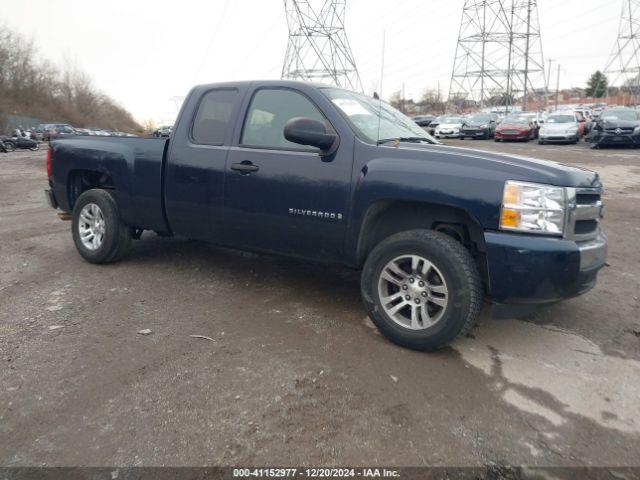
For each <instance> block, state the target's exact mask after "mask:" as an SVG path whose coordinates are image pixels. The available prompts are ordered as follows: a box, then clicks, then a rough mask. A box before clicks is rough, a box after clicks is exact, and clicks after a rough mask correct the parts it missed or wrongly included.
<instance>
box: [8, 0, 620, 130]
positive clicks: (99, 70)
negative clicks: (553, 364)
mask: <svg viewBox="0 0 640 480" xmlns="http://www.w3.org/2000/svg"><path fill="white" fill-rule="evenodd" d="M316 1H317V0H316ZM462 5H463V0H404V1H399V0H385V1H382V0H347V13H346V29H347V36H348V38H349V41H350V43H351V47H352V49H353V53H354V56H355V59H356V63H357V66H358V69H359V72H360V76H361V78H362V83H363V85H364V88H365V91H367V92H368V93H370V92H371V91H373V90H374V89H377V88H378V83H379V81H380V60H381V44H382V32H383V30H384V31H386V48H385V69H384V83H383V87H382V91H383V96H384V97H385V98H387V97H388V96H389V95H390V94H391V93H392V92H393V91H396V90H399V89H400V88H401V87H402V83H403V82H404V83H405V89H406V90H405V91H406V95H407V97H408V98H411V97H415V98H416V99H417V98H418V97H419V96H420V93H421V92H422V91H423V90H424V89H425V88H427V87H432V88H436V87H437V85H438V82H439V83H440V88H441V89H442V90H443V93H445V92H446V91H447V90H448V87H449V82H450V77H451V69H452V64H453V56H454V52H455V47H456V40H457V35H458V29H459V23H460V18H461V12H462ZM621 5H622V4H621V0H538V9H539V15H540V28H541V32H542V44H543V51H544V57H545V64H546V60H547V59H549V58H551V59H554V60H555V61H556V62H559V63H560V64H561V65H562V68H561V81H560V86H561V88H564V87H571V86H584V85H585V83H586V80H587V78H588V76H589V75H590V74H591V73H592V72H593V71H595V70H596V69H602V68H603V67H604V64H605V63H606V61H607V58H608V56H609V53H610V51H611V48H612V46H613V43H614V41H615V38H616V35H617V30H618V21H619V16H620V12H621ZM0 12H2V15H1V17H0V21H4V22H5V23H6V24H7V25H8V26H9V27H11V28H14V29H16V30H18V31H20V32H22V33H24V34H26V35H27V36H29V37H31V38H33V39H34V41H35V43H36V45H37V46H38V48H39V50H40V52H41V54H42V56H43V57H45V58H47V59H49V60H52V61H54V62H58V63H62V62H64V61H72V62H74V63H75V64H76V65H77V66H78V67H79V68H80V69H82V70H84V71H85V72H87V73H88V74H89V75H90V76H91V77H92V78H93V80H94V82H95V84H96V86H97V87H98V88H100V89H101V90H102V91H104V92H106V93H107V94H109V95H111V96H112V97H113V98H114V99H115V100H117V101H118V102H119V103H120V104H122V106H124V107H125V108H127V109H128V110H129V111H131V112H132V113H133V114H134V116H135V117H136V118H137V119H138V120H139V121H145V120H147V119H153V120H155V121H156V122H160V123H171V122H172V121H173V118H174V117H175V114H176V113H177V106H176V105H177V104H179V99H180V97H183V96H184V95H185V94H186V93H187V92H188V90H189V89H190V87H191V86H193V85H194V84H196V83H208V82H217V81H226V80H240V79H271V78H279V77H280V73H281V69H282V62H283V58H284V52H285V48H286V44H287V26H286V19H285V14H284V6H283V2H282V0H180V1H175V0H174V1H171V0H153V1H151V0H149V1H146V0H0ZM553 69H554V70H553V72H554V73H553V76H552V78H553V81H554V82H555V64H554V67H553Z"/></svg>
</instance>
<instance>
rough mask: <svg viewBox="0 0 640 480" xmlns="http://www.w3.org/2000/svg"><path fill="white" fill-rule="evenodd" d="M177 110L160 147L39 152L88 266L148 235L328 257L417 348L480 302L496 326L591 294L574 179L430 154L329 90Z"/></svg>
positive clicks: (564, 172) (449, 335)
mask: <svg viewBox="0 0 640 480" xmlns="http://www.w3.org/2000/svg"><path fill="white" fill-rule="evenodd" d="M180 111H181V113H180V115H179V117H178V120H177V123H176V126H175V131H174V132H173V133H172V135H171V137H170V138H169V139H153V138H126V137H125V138H118V137H105V138H100V139H96V138H91V139H89V138H86V137H84V138H83V137H75V138H70V139H62V140H57V141H54V142H53V143H52V145H51V148H50V150H49V154H48V155H47V163H46V165H47V174H48V178H49V188H48V189H47V190H46V196H47V199H48V201H49V203H50V205H51V206H52V207H54V208H60V209H61V210H62V211H63V212H67V213H70V214H71V216H72V222H71V233H72V237H73V241H74V243H75V246H76V248H77V250H78V252H79V253H80V255H81V256H82V257H83V258H85V259H86V260H87V261H89V262H91V263H109V262H114V261H116V260H119V259H121V258H123V256H124V255H125V254H126V252H127V250H128V249H129V246H130V245H131V241H132V239H135V238H139V237H140V233H141V232H142V231H143V230H153V231H156V232H158V233H160V234H161V235H172V234H174V235H181V236H184V237H187V238H193V239H199V240H204V241H209V242H213V243H216V244H219V245H226V246H229V247H233V248H238V249H245V250H257V251H263V252H272V253H276V254H283V255H290V256H295V257H298V258H303V259H307V260H308V261H323V262H337V263H340V264H344V265H347V266H350V267H352V268H357V269H361V271H362V272H361V291H362V298H363V301H364V305H365V308H366V309H367V312H368V313H369V315H370V317H371V319H372V321H373V322H374V323H375V325H376V326H377V327H378V328H379V330H380V331H381V332H382V333H383V334H384V335H386V336H387V337H388V338H390V339H391V340H392V341H394V342H396V343H398V344H400V345H403V346H405V347H409V348H415V349H422V350H433V349H436V348H439V347H442V346H443V345H446V344H448V343H450V342H451V341H453V340H454V339H455V338H456V337H458V336H460V335H464V334H465V333H466V332H468V331H469V329H470V328H471V326H472V325H473V324H474V322H475V320H476V318H477V317H478V314H479V313H480V309H481V307H482V303H483V298H484V297H485V296H486V297H488V298H491V299H492V302H493V306H492V314H493V316H494V317H507V318H513V316H514V315H522V314H523V313H529V312H530V311H531V310H532V309H535V308H536V307H540V306H543V305H546V304H549V303H553V302H557V301H559V300H560V299H563V298H569V297H573V296H577V295H579V294H582V293H584V292H586V291H588V290H590V289H591V288H592V287H593V286H594V285H595V283H596V277H597V273H598V270H599V269H600V268H601V267H603V266H604V264H605V261H606V238H605V237H604V235H603V234H602V233H601V232H600V229H599V225H600V223H599V222H598V220H599V218H600V215H601V210H602V202H601V195H602V185H601V183H600V179H599V177H598V175H597V174H596V173H594V172H591V171H588V170H586V169H578V168H572V167H566V166H563V165H561V164H558V163H553V162H544V161H537V160H535V159H531V158H527V157H523V156H519V155H514V156H508V155H506V154H504V153H495V152H494V153H492V152H484V151H475V152H474V151H473V150H471V149H468V148H456V147H448V146H444V145H441V144H439V142H437V141H436V140H434V139H433V137H431V136H430V135H428V134H426V133H425V132H424V130H423V129H422V128H420V127H418V126H417V125H416V124H415V123H414V122H413V121H411V119H409V118H408V117H406V116H404V115H403V114H401V113H400V112H398V111H397V110H395V109H394V108H392V107H391V106H389V105H387V104H384V103H381V102H380V101H378V100H374V99H373V98H369V97H366V96H364V95H362V94H359V93H355V92H351V91H348V90H343V89H340V88H336V87H331V86H320V85H316V84H310V83H303V82H292V81H250V82H229V83H221V84H212V85H201V86H198V87H195V88H193V89H192V90H191V92H190V93H189V95H188V96H187V97H186V99H185V103H184V105H183V107H182V108H181V110H180ZM452 123H453V122H451V124H452ZM212 146H215V148H212ZM105 274H106V272H105ZM95 275H96V276H97V277H99V275H100V270H97V269H96V271H95Z"/></svg>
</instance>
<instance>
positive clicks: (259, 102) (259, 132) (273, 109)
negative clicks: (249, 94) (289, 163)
mask: <svg viewBox="0 0 640 480" xmlns="http://www.w3.org/2000/svg"><path fill="white" fill-rule="evenodd" d="M294 117H308V118H312V119H314V120H318V121H319V122H322V123H324V124H327V121H326V120H325V118H324V116H323V115H322V113H320V111H319V110H318V108H317V107H316V106H315V105H314V104H313V103H311V101H310V100H309V99H308V98H307V97H305V96H304V95H302V94H301V93H298V92H295V91H293V90H287V89H267V88H265V89H262V90H258V91H257V92H256V94H255V95H254V96H253V99H252V100H251V106H250V107H249V112H248V113H247V118H246V119H245V124H244V128H243V130H242V139H241V141H240V143H241V144H242V145H244V146H251V147H260V148H277V149H287V150H309V151H318V149H317V148H313V147H305V146H303V145H299V144H297V143H292V142H289V141H288V140H287V139H285V138H284V126H285V124H286V123H287V122H288V121H289V120H291V119H292V118H294ZM327 126H328V124H327Z"/></svg>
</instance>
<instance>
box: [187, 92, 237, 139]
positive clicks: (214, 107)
mask: <svg viewBox="0 0 640 480" xmlns="http://www.w3.org/2000/svg"><path fill="white" fill-rule="evenodd" d="M237 99H238V91H237V90H235V89H225V90H211V91H210V92H207V93H206V94H205V95H204V97H202V100H201V101H200V105H199V106H198V113H196V118H195V119H194V121H193V128H192V129H191V137H192V139H193V141H194V142H195V143H200V144H204V145H222V144H223V143H224V138H225V136H226V134H227V131H228V130H229V126H230V125H231V116H232V114H233V109H234V107H235V105H236V101H237Z"/></svg>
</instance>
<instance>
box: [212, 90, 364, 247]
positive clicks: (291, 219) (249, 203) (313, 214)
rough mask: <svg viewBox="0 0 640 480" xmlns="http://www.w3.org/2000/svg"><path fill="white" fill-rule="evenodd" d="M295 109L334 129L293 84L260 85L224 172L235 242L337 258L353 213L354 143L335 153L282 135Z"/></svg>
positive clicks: (230, 232) (230, 231) (296, 114)
mask: <svg viewBox="0 0 640 480" xmlns="http://www.w3.org/2000/svg"><path fill="white" fill-rule="evenodd" d="M294 117H308V118H312V119H314V120H318V121H321V122H323V123H325V125H326V126H327V128H328V129H330V130H332V131H335V130H334V129H333V127H332V126H331V124H330V123H329V121H328V120H327V119H326V117H325V116H324V115H323V114H322V112H321V111H320V109H319V108H318V107H317V105H316V104H315V103H314V102H313V101H312V100H311V99H310V98H309V97H307V96H306V95H305V94H303V93H302V92H301V91H298V90H296V89H293V88H280V87H269V88H259V89H257V90H255V91H254V93H253V95H252V98H251V101H250V103H249V106H248V108H247V111H246V114H245V119H244V124H243V126H242V132H241V134H240V139H239V144H238V145H237V146H234V147H232V149H231V150H230V152H229V157H228V159H227V167H226V168H227V170H226V175H225V210H226V213H227V218H228V219H229V220H228V223H227V234H228V235H230V236H231V237H232V238H230V239H229V240H230V242H232V243H233V244H234V245H240V246H243V247H245V248H248V249H255V250H264V251H271V252H275V253H282V254H287V255H294V256H302V257H308V258H322V259H332V258H338V257H339V256H340V255H341V253H342V250H343V243H344V235H345V230H346V220H347V205H348V199H349V189H350V178H351V168H352V162H353V154H352V148H350V147H349V146H346V147H342V146H340V147H339V148H338V150H337V151H336V152H335V153H334V154H332V155H331V156H330V157H328V158H325V157H322V156H321V155H320V154H319V151H318V149H316V148H312V147H308V146H304V145H298V144H294V143H291V142H289V141H287V140H286V139H285V138H284V126H285V124H286V123H287V122H288V121H289V120H290V119H292V118H294Z"/></svg>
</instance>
